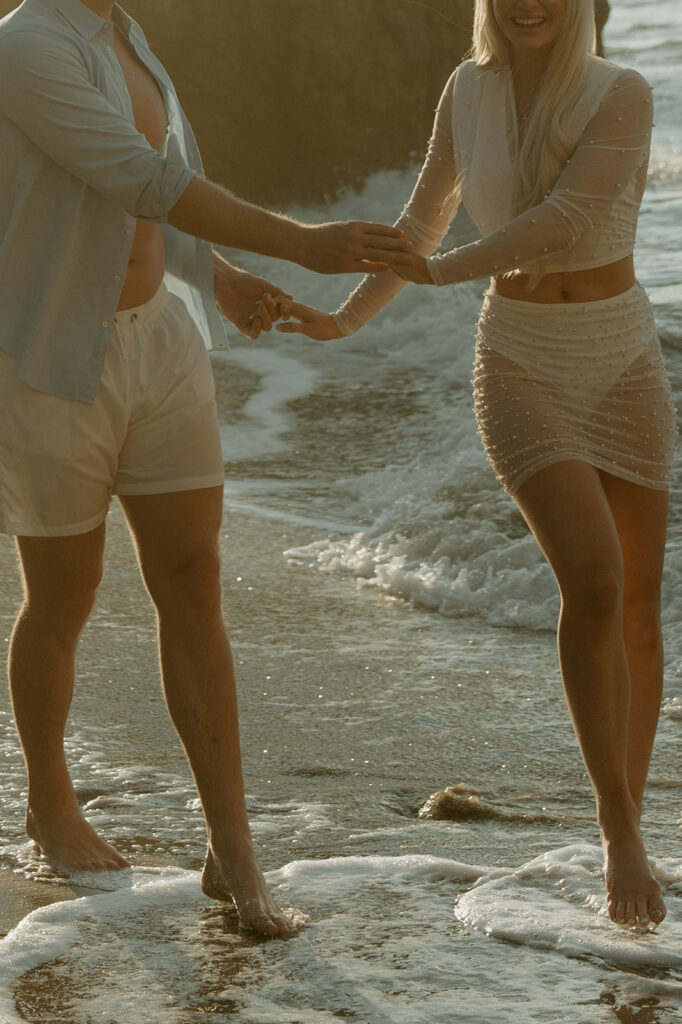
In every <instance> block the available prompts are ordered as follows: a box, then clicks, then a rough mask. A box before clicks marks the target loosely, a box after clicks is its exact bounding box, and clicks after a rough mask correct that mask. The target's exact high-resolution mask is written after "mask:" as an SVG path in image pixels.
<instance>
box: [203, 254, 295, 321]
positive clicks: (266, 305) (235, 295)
mask: <svg viewBox="0 0 682 1024" xmlns="http://www.w3.org/2000/svg"><path fill="white" fill-rule="evenodd" d="M231 269H232V270H234V271H235V272H234V273H231V274H230V275H229V276H226V275H221V279H220V280H218V279H216V283H215V297H216V302H217V303H218V309H219V310H220V312H221V313H223V314H224V316H226V317H227V319H228V320H230V321H231V322H232V323H233V324H234V325H235V327H237V328H239V330H240V331H241V332H242V334H245V335H246V336H247V338H257V337H258V336H259V334H260V333H261V332H262V331H269V330H270V329H271V327H272V325H273V324H274V323H275V322H276V321H277V320H281V319H287V318H288V316H289V315H290V312H289V310H290V306H291V295H289V294H288V293H287V292H283V291H282V289H281V288H278V287H277V285H275V284H271V282H270V281H266V280H265V279H264V278H262V277H254V276H253V274H248V273H247V272H246V271H245V270H239V271H237V270H236V268H231Z"/></svg>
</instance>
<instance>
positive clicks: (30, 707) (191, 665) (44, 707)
mask: <svg viewBox="0 0 682 1024" xmlns="http://www.w3.org/2000/svg"><path fill="white" fill-rule="evenodd" d="M0 152H2V162H1V165H0V308H2V323H1V324H0V529H1V530H2V531H4V532H6V533H10V534H14V535H15V536H16V538H17V547H18V550H19V555H20V561H21V566H22V572H23V577H24V590H25V600H24V603H23V606H22V608H21V611H20V613H19V617H18V619H17V622H16V624H15V629H14V633H13V636H12V642H11V647H10V672H9V674H10V687H11V693H12V700H13V706H14V712H15V718H16V723H17V728H18V731H19V735H20V738H21V742H22V747H23V750H24V756H25V760H26V766H27V772H28V787H29V789H28V810H27V831H28V834H29V836H31V838H32V839H33V840H34V841H35V842H36V844H37V845H38V847H39V848H40V849H41V850H42V852H43V854H44V855H45V856H47V857H49V858H50V859H52V860H54V861H56V862H59V863H60V864H62V865H65V866H66V867H67V868H70V869H81V870H83V869H93V870H95V869H99V870H101V869H107V868H110V869H117V868H120V867H123V866H125V865H126V861H125V860H124V859H123V857H121V856H120V855H119V854H118V853H117V851H116V850H115V849H114V848H113V847H111V846H110V845H109V844H108V843H106V842H105V841H104V839H103V838H101V837H100V836H98V835H97V834H96V833H95V832H94V830H93V829H92V828H91V826H90V825H89V824H88V823H87V822H86V821H85V819H84V817H83V815H82V814H81V811H80V808H79V806H78V802H77V799H76V796H75V793H74V790H73V786H72V783H71V779H70V776H69V773H68V770H67V766H66V763H65V758H64V748H63V736H64V727H65V723H66V718H67V714H68V710H69V706H70V702H71V695H72V689H73V676H74V657H75V651H76V645H77V641H78V637H79V635H80V632H81V630H82V628H83V625H84V624H85V622H86V620H87V617H88V615H89V613H90V610H91V608H92V605H93V601H94V597H95V592H96V589H97V586H98V583H99V580H100V575H101V569H102V555H103V546H104V533H105V530H104V520H105V516H106V512H107V508H108V504H109V501H110V498H111V495H112V494H114V493H115V494H117V495H118V497H119V500H120V502H121V504H122V506H123V510H124V513H125V515H126V518H127V520H128V523H129V526H130V529H131V531H132V534H133V537H134V539H135V543H136V546H137V552H138V556H139V561H140V566H141V571H142V574H143V577H144V580H145V583H146V585H147V588H148V590H149V593H150V595H151V597H152V599H153V601H154V603H155V606H156V609H157V612H158V619H159V643H160V656H161V666H162V675H163V682H164V690H165V695H166V700H167V704H168V708H169V711H170V714H171V717H172V719H173V722H174V724H175V726H176V728H177V730H178V733H179V735H180V737H181V740H182V742H183V744H184V747H185V750H186V753H187V756H188V759H189V762H190V765H191V768H192V771H193V773H194V778H195V781H196V785H197V788H198V791H199V795H200V797H201V802H202V806H203V809H204V813H205V816H206V821H207V827H208V853H207V858H206V865H205V868H204V874H203V887H204V891H205V892H206V893H207V894H208V895H209V896H212V897H215V898H217V899H225V900H230V899H232V900H234V903H235V905H236V907H237V910H238V912H239V914H240V918H241V921H242V924H243V925H244V926H245V927H248V928H252V929H255V930H257V931H260V932H262V933H264V934H269V935H282V934H287V933H288V932H290V931H291V930H292V928H293V925H292V923H291V922H290V921H288V920H287V918H286V917H285V916H284V915H283V914H282V912H281V911H280V910H279V908H278V907H277V906H276V904H275V903H274V901H273V899H272V897H271V896H270V894H269V892H268V890H267V886H266V883H265V881H264V878H263V876H262V874H261V872H260V869H259V868H258V865H257V863H256V860H255V856H254V851H253V848H252V844H251V837H250V833H249V826H248V821H247V817H246V809H245V804H244V792H243V781H242V773H241V758H240V751H239V734H238V724H237V706H236V697H235V687H234V677H233V669H232V660H231V655H230V649H229V644H228V640H227V637H226V634H225V629H224V625H223V619H222V612H221V594H220V566H219V550H218V537H219V529H220V523H221V515H222V506H223V497H222V476H223V464H222V455H221V451H220V442H219V434H218V428H217V417H216V409H215V398H214V390H213V380H212V375H211V371H210V363H209V359H208V354H207V351H206V345H205V344H204V342H207V343H208V344H209V345H210V344H211V343H213V344H220V341H221V334H222V322H221V320H220V317H219V316H218V315H217V312H216V308H215V299H216V298H217V302H218V305H219V307H220V310H221V311H222V312H223V313H224V314H225V315H226V316H228V317H229V318H230V319H231V320H232V321H233V322H234V323H235V324H236V325H237V326H238V327H240V328H241V329H242V330H243V331H244V332H245V333H247V334H249V335H251V336H254V337H255V336H257V335H258V333H259V332H260V330H261V329H268V328H269V327H270V325H271V321H272V319H273V318H276V317H277V316H278V315H279V313H280V312H281V306H282V304H283V302H285V301H286V297H285V296H283V295H282V294H281V292H280V291H279V289H277V288H276V287H275V286H273V285H271V284H269V283H268V282H267V281H263V280H261V279H259V278H254V277H252V276H251V275H249V274H246V273H245V272H243V271H241V270H239V269H237V268H235V267H233V266H231V265H230V264H229V263H228V262H227V261H226V260H224V259H222V258H221V257H220V256H219V255H217V254H216V253H214V252H213V251H212V249H211V246H210V244H208V243H216V244H224V245H229V246H232V247H235V248H242V249H247V250H251V251H254V252H259V253H265V254H268V255H271V256H276V257H281V258H282V259H287V260H293V261H295V262H298V263H300V264H302V265H304V266H306V267H309V268H310V269H312V270H316V271H318V272H321V273H334V272H348V271H363V272H364V271H366V270H368V269H369V270H381V269H383V268H384V267H385V266H386V261H387V260H389V261H396V260H397V261H399V260H400V259H401V258H402V256H403V255H404V254H405V252H406V249H407V243H406V242H405V241H404V239H403V237H402V236H401V234H400V232H397V231H395V230H394V229H392V228H388V227H383V226H381V225H371V224H361V223H357V224H326V225H319V226H310V225H304V224H299V223H296V222H294V221H292V220H289V219H287V218H285V217H281V216H278V215H276V214H272V213H268V212H266V211H264V210H261V209H259V208H258V207H255V206H252V205H250V204H248V203H245V202H241V201H240V200H238V199H236V198H235V197H234V196H232V195H231V194H230V193H228V192H226V191H224V190H223V189H221V188H220V187H219V186H216V185H214V184H212V183H210V182H208V181H206V180H205V179H204V178H203V176H202V173H201V163H200V159H199V153H198V150H197V147H196V143H195V141H194V138H193V136H192V133H191V131H190V128H189V125H188V123H187V121H186V118H185V117H184V114H183V112H182V110H181V108H180V105H179V103H178V100H177V97H176V94H175V91H174V89H173V86H172V83H171V81H170V79H169V78H168V75H167V74H166V72H165V71H164V69H163V67H162V66H161V64H160V63H159V61H158V60H157V59H156V58H155V57H154V56H153V55H152V53H151V52H150V51H149V49H148V47H147V44H146V41H145V38H144V36H143V34H142V32H141V30H140V29H139V27H138V26H137V25H136V24H135V23H134V22H132V21H131V20H130V19H129V18H128V17H127V16H126V15H125V13H124V12H123V11H122V10H121V9H120V8H119V7H118V6H116V5H115V4H113V2H112V0H24V3H23V4H22V5H21V6H20V7H19V8H17V10H15V11H13V12H12V13H11V14H10V15H8V16H7V17H6V18H5V19H3V20H2V21H0Z"/></svg>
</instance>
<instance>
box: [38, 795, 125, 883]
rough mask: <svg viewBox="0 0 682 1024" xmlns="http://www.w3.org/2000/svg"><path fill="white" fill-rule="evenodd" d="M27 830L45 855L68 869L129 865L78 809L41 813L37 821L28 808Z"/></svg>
mask: <svg viewBox="0 0 682 1024" xmlns="http://www.w3.org/2000/svg"><path fill="white" fill-rule="evenodd" d="M26 832H27V833H28V835H29V837H30V838H31V839H32V840H33V842H34V843H35V844H36V846H38V848H39V849H40V852H41V853H42V854H43V856H44V857H46V858H47V859H48V860H50V861H52V862H53V863H55V864H57V865H60V866H63V867H65V868H68V869H69V870H70V871H120V869H121V868H128V867H130V864H129V863H128V861H127V860H125V859H124V858H123V857H121V855H120V854H119V853H117V851H116V850H115V849H114V848H113V846H109V843H105V841H104V840H103V839H101V838H100V836H98V835H97V833H96V832H95V830H94V828H93V827H92V826H91V825H89V824H88V822H87V821H86V820H85V818H84V817H83V815H82V814H81V813H80V810H75V811H71V812H70V813H69V814H60V815H59V816H58V817H56V816H55V817H53V818H52V819H50V818H48V817H47V816H46V815H43V817H42V818H41V819H40V823H39V822H38V819H37V816H36V815H35V814H34V813H33V811H31V809H30V808H29V810H28V811H27V812H26Z"/></svg>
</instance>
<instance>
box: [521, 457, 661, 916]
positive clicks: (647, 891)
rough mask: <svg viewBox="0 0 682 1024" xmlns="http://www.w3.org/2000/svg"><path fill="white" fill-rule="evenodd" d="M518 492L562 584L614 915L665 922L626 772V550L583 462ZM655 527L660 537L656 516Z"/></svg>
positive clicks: (545, 474) (599, 486)
mask: <svg viewBox="0 0 682 1024" xmlns="http://www.w3.org/2000/svg"><path fill="white" fill-rule="evenodd" d="M638 490H640V491H642V492H645V491H646V489H645V488H639V489H638ZM646 494H648V492H646ZM646 494H642V496H641V500H642V502H646ZM516 500H517V504H518V505H519V508H520V509H521V511H522V513H523V515H524V517H525V519H526V522H527V523H528V525H529V527H530V528H531V530H532V532H533V534H534V536H535V537H536V539H537V541H538V543H539V545H540V547H541V548H542V551H543V552H544V554H545V557H546V558H547V560H548V562H549V564H550V566H551V567H552V570H553V571H554V574H555V576H556V578H557V582H558V584H559V589H560V591H561V615H560V619H559V631H558V643H559V660H560V665H561V674H562V679H563V683H564V689H565V692H566V698H567V701H568V705H569V708H570V711H571V715H572V718H573V724H574V727H575V731H576V735H577V738H578V742H579V743H580V747H581V750H582V754H583V758H584V761H585V765H586V767H587V771H588V774H589V776H590V780H591V782H592V787H593V789H594V794H595V800H596V804H597V817H598V820H599V825H600V827H601V831H602V837H603V843H604V851H605V858H606V864H605V867H606V887H607V896H608V908H609V914H610V916H611V918H612V919H613V920H614V921H618V922H619V923H637V922H639V923H640V924H647V923H649V921H651V920H654V921H660V920H662V918H663V916H665V905H664V903H663V900H662V896H661V890H660V886H659V885H658V883H657V882H656V881H655V879H654V878H653V877H652V875H651V871H650V869H649V865H648V862H647V858H646V854H645V851H644V847H643V845H642V840H641V836H640V833H639V808H638V806H637V803H636V801H635V799H633V796H632V794H631V791H630V782H629V777H628V746H629V744H628V734H629V722H630V702H631V685H630V670H629V664H628V657H627V652H626V647H625V641H624V636H623V614H624V590H625V583H624V577H625V567H624V557H623V556H624V552H623V549H622V547H621V541H620V537H619V534H618V529H617V526H616V521H615V519H614V515H613V512H612V510H611V507H610V505H609V502H608V500H607V497H606V493H605V490H604V485H603V482H602V480H601V478H600V475H599V473H598V471H597V470H596V469H594V468H593V467H592V466H589V465H587V464H586V463H583V462H580V461H566V462H561V463H557V464H555V465H553V466H549V467H547V468H546V469H543V470H540V471H539V472H538V473H536V474H535V475H534V476H533V477H531V479H530V480H528V481H526V483H525V484H524V485H523V486H522V487H521V489H520V491H519V493H518V494H517V496H516ZM633 500H636V496H633ZM644 528H645V527H644V525H643V529H644ZM654 532H655V533H656V535H657V536H658V533H659V526H658V524H656V525H655V526H654Z"/></svg>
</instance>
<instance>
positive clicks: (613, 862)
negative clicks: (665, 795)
mask: <svg viewBox="0 0 682 1024" xmlns="http://www.w3.org/2000/svg"><path fill="white" fill-rule="evenodd" d="M602 843H603V847H604V868H605V874H606V895H607V907H608V912H609V917H610V918H611V920H612V921H615V922H616V923H617V924H624V925H631V926H640V927H643V928H647V927H648V926H649V925H654V926H656V925H659V924H660V923H661V921H662V920H663V919H664V917H665V916H666V913H667V910H666V906H665V903H664V902H663V895H662V892H661V887H660V885H659V884H658V882H657V881H656V879H655V878H654V877H653V875H652V874H651V869H650V868H649V862H648V861H647V856H646V853H645V851H644V846H643V844H642V839H641V836H640V834H639V829H638V828H637V826H636V825H635V824H634V823H632V824H628V823H626V822H619V823H618V825H617V826H616V827H611V828H609V829H608V831H607V829H605V828H604V829H603V830H602Z"/></svg>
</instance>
